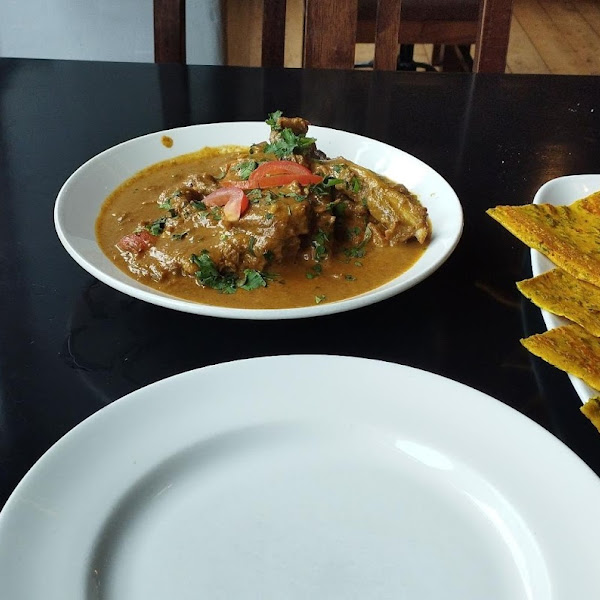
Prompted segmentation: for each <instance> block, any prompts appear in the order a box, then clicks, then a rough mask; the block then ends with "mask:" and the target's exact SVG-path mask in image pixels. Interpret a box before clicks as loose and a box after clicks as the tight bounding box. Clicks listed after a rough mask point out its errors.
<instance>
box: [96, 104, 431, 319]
mask: <svg viewBox="0 0 600 600" xmlns="http://www.w3.org/2000/svg"><path fill="white" fill-rule="evenodd" d="M268 122H269V121H268ZM270 125H271V136H270V140H269V142H263V143H260V144H256V145H254V146H252V147H250V148H242V147H235V146H223V147H219V148H205V149H203V150H201V151H199V152H196V153H192V154H187V155H182V156H179V157H177V158H174V159H172V160H168V161H164V162H161V163H157V164H155V165H152V166H150V167H148V168H146V169H144V170H142V171H140V172H139V173H137V174H136V175H134V176H133V177H132V178H130V179H129V180H127V181H125V182H124V183H123V184H121V185H120V186H119V187H118V188H117V189H116V190H115V191H114V192H113V193H112V194H111V195H110V196H109V197H108V198H107V200H106V201H105V202H104V204H103V206H102V209H101V211H100V214H99V216H98V218H97V221H96V236H97V240H98V243H99V245H100V247H101V248H102V250H103V251H104V253H105V254H106V255H107V256H108V257H109V258H110V259H111V260H112V261H113V262H114V263H115V264H116V265H118V266H119V268H121V269H122V270H124V271H125V272H127V273H128V274H129V275H131V276H132V277H135V278H136V279H138V280H140V281H142V282H144V283H145V284H147V285H148V286H150V287H152V288H155V289H158V290H160V291H162V292H164V293H167V294H171V295H173V296H177V297H180V298H185V299H187V300H192V301H196V302H200V303H203V304H212V305H219V306H226V307H236V308H260V309H264V308H293V307H300V306H308V305H312V304H315V303H320V302H330V301H335V300H341V299H344V298H349V297H352V296H355V295H358V294H361V293H363V292H367V291H369V290H372V289H374V288H376V287H379V286H380V285H382V284H384V283H386V282H387V281H390V280H391V279H394V278H395V277H397V276H398V275H399V274H400V273H402V272H404V271H405V270H407V269H408V268H409V267H410V266H411V265H413V264H414V263H415V262H416V261H417V260H418V258H419V257H420V256H421V255H422V253H423V252H424V250H425V248H426V246H427V243H428V240H429V233H430V232H429V223H428V220H427V212H426V209H425V208H424V207H422V206H421V204H420V203H419V202H418V200H417V199H416V197H415V196H414V195H412V194H411V193H410V192H409V191H408V190H406V188H404V186H402V185H399V184H395V183H393V182H390V181H389V180H387V179H385V178H383V177H381V176H379V175H376V174H375V173H373V172H371V171H369V170H367V169H365V168H363V167H360V166H359V165H355V164H354V163H352V162H350V161H348V160H346V159H343V158H336V159H327V158H326V157H325V156H324V155H323V154H322V153H321V152H319V151H318V150H317V149H316V146H315V141H314V140H313V139H312V138H308V137H306V135H305V134H306V132H307V128H308V123H307V122H306V121H304V120H303V119H299V118H296V119H285V118H284V117H281V116H280V115H278V114H275V115H272V116H271V118H270Z"/></svg>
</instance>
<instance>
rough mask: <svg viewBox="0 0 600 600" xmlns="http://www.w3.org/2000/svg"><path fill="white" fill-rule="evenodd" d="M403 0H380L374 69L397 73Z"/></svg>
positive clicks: (376, 19)
mask: <svg viewBox="0 0 600 600" xmlns="http://www.w3.org/2000/svg"><path fill="white" fill-rule="evenodd" d="M400 8H401V0H379V2H378V3H377V16H376V17H375V58H374V60H373V68H374V69H381V70H383V71H395V70H396V65H397V62H398V46H399V43H398V35H399V33H400Z"/></svg>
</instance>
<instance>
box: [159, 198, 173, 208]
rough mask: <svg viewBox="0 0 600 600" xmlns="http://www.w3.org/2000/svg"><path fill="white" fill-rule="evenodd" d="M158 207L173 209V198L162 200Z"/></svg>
mask: <svg viewBox="0 0 600 600" xmlns="http://www.w3.org/2000/svg"><path fill="white" fill-rule="evenodd" d="M158 208H162V209H163V210H171V198H167V199H166V200H165V201H164V202H161V203H160V204H159V205H158Z"/></svg>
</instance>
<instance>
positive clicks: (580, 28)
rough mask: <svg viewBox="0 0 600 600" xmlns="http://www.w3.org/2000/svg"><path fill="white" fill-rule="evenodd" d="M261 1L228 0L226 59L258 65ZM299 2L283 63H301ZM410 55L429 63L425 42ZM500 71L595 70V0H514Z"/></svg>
mask: <svg viewBox="0 0 600 600" xmlns="http://www.w3.org/2000/svg"><path fill="white" fill-rule="evenodd" d="M261 4H262V3H261V2H252V1H251V0H228V6H229V8H228V11H227V19H228V30H229V31H230V32H239V33H238V34H237V35H236V34H235V33H234V34H233V35H228V48H227V50H228V63H229V64H232V65H249V66H257V65H259V64H260V31H261V27H262V22H261V21H262V13H261V11H262V8H261V6H260V5H261ZM302 6H303V0H292V1H291V0H288V11H287V16H286V52H285V64H286V66H288V67H299V66H300V65H301V57H302V10H303V9H302ZM250 25H251V26H250ZM240 40H244V41H243V43H240ZM356 54H357V62H364V61H367V60H369V59H370V58H371V57H372V46H371V45H370V44H359V45H358V46H357V53H356ZM414 59H415V60H416V61H419V62H425V63H429V62H430V61H431V46H427V45H423V44H421V45H419V46H416V47H415V50H414ZM506 72H507V73H555V74H588V75H600V0H514V4H513V18H512V23H511V30H510V42H509V48H508V58H507V66H506Z"/></svg>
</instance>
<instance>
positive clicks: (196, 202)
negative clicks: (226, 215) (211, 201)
mask: <svg viewBox="0 0 600 600" xmlns="http://www.w3.org/2000/svg"><path fill="white" fill-rule="evenodd" d="M191 204H192V206H193V207H194V208H195V209H196V210H201V211H207V210H208V208H207V207H206V204H204V202H200V201H199V200H192V202H191Z"/></svg>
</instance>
